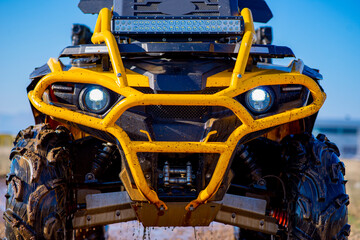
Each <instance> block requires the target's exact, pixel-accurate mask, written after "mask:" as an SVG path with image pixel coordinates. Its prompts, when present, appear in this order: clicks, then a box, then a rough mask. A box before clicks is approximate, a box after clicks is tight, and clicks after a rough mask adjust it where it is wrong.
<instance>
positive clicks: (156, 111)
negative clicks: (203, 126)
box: [146, 106, 211, 120]
mask: <svg viewBox="0 0 360 240" xmlns="http://www.w3.org/2000/svg"><path fill="white" fill-rule="evenodd" d="M146 112H147V113H148V114H150V115H151V116H153V117H154V118H161V119H176V120H178V119H182V120H201V119H203V118H205V117H206V116H207V115H208V114H209V113H210V112H211V107H206V106H147V107H146Z"/></svg>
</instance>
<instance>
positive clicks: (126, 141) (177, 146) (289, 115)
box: [28, 9, 326, 210]
mask: <svg viewBox="0 0 360 240" xmlns="http://www.w3.org/2000/svg"><path fill="white" fill-rule="evenodd" d="M241 14H242V16H243V18H244V21H245V34H244V36H243V40H242V43H241V47H240V49H239V54H238V58H237V61H236V64H235V67H234V70H233V73H232V77H231V80H230V86H229V87H228V88H226V89H224V90H222V91H220V92H218V93H216V94H207V95H202V94H191V95H188V94H144V93H141V92H139V91H137V90H135V89H134V88H132V87H129V86H128V83H127V78H126V72H125V68H124V65H123V64H122V60H121V56H120V52H119V49H118V46H117V44H116V41H115V38H114V36H113V35H112V34H111V32H110V20H111V13H110V11H109V10H107V9H103V10H102V11H101V12H100V14H99V19H98V22H97V24H96V28H95V33H94V36H93V41H94V42H95V43H101V42H105V43H106V45H107V47H108V50H109V55H110V59H111V62H112V65H113V69H114V74H113V75H112V76H109V75H105V74H101V73H97V72H94V71H90V70H85V69H76V68H74V69H71V70H69V71H62V69H61V65H60V63H59V62H57V61H56V60H54V59H50V60H49V62H48V65H49V66H50V68H51V70H52V73H50V74H48V75H46V76H45V77H43V78H42V79H41V80H40V81H39V83H38V84H37V85H36V87H35V89H34V90H33V91H30V92H29V94H28V97H29V99H30V101H31V103H32V104H33V106H34V107H35V108H36V109H37V110H38V111H40V112H42V113H44V114H46V115H49V116H53V117H55V118H59V119H63V120H66V121H69V122H74V123H77V124H81V125H84V126H87V127H90V128H94V129H98V130H101V131H104V132H107V133H110V134H112V135H113V136H114V137H115V138H116V139H117V140H118V141H119V143H120V145H121V147H122V149H123V151H124V153H125V157H126V160H127V162H128V164H129V168H130V171H131V174H132V176H133V178H134V181H135V184H136V186H137V188H138V190H139V191H140V192H141V194H142V195H143V196H144V197H145V198H146V199H147V200H148V201H149V202H151V203H153V204H155V205H156V206H157V207H158V208H164V209H165V210H166V209H167V206H166V204H165V203H164V202H163V201H161V200H160V199H159V198H158V195H157V194H156V192H155V191H153V190H151V189H150V187H149V186H148V184H147V182H146V180H145V177H144V174H143V171H142V169H141V166H140V164H139V160H138V158H137V153H139V152H177V153H218V154H220V158H219V160H218V163H217V165H216V168H215V171H214V173H213V175H212V178H211V180H210V182H209V184H208V186H207V187H206V188H205V189H204V190H203V191H201V192H200V193H199V195H198V197H197V199H195V200H193V201H191V202H190V203H189V204H188V205H187V207H186V209H187V210H189V209H193V208H196V207H197V206H198V205H199V204H202V203H206V202H207V201H208V200H209V199H210V198H211V197H212V196H213V195H214V194H215V193H216V192H217V190H218V188H219V187H220V184H221V182H222V180H223V178H224V174H225V172H226V169H227V167H228V165H229V161H230V159H231V156H232V153H233V152H234V150H235V148H236V146H237V144H238V142H239V141H240V140H241V139H242V138H243V137H244V136H245V135H247V134H249V133H252V132H255V131H259V130H262V129H267V128H270V127H273V126H278V125H281V124H285V123H288V122H291V121H295V120H298V119H301V118H305V117H307V116H310V115H312V114H314V113H316V112H317V111H319V109H320V108H321V106H322V104H323V103H324V101H325V98H326V95H325V93H323V92H322V91H321V89H320V87H319V86H318V85H317V83H316V82H315V81H313V80H312V79H311V78H309V77H307V76H304V75H302V74H299V73H276V74H274V73H273V74H263V75H258V76H254V77H252V76H251V75H250V74H244V73H245V67H246V64H247V61H248V57H249V53H250V48H251V45H252V41H253V38H254V27H253V21H252V16H251V12H250V10H249V9H244V10H243V11H242V13H241ZM55 82H56V83H60V82H76V83H85V84H98V85H101V86H104V87H106V88H108V89H110V90H112V91H114V92H116V93H118V94H120V95H122V96H124V97H125V98H124V99H123V100H121V101H120V102H119V103H117V104H116V105H115V106H114V107H113V108H112V109H111V110H110V112H109V113H108V114H107V115H106V116H105V117H104V118H103V119H99V118H96V117H92V116H88V115H84V114H81V113H79V112H75V111H72V110H69V109H65V108H61V107H56V106H53V105H50V104H47V103H45V102H44V101H43V100H42V95H43V93H44V91H45V90H46V89H47V88H48V87H49V86H50V85H51V84H53V83H55ZM281 84H299V85H303V86H305V87H306V88H308V89H309V90H310V92H311V95H312V97H313V102H312V103H311V104H310V105H308V106H305V107H302V108H298V109H292V110H289V111H286V112H283V113H280V114H277V115H274V116H269V117H265V118H261V119H254V118H253V116H252V115H251V114H250V113H249V112H248V111H247V110H246V108H245V107H244V106H242V105H241V104H240V103H239V102H238V101H236V100H235V99H234V97H236V96H238V95H240V94H242V93H245V92H247V91H249V90H250V89H252V88H254V87H258V86H263V85H281ZM140 105H184V106H222V107H225V108H227V109H230V110H232V111H233V113H234V114H235V115H236V116H237V117H238V118H239V119H240V120H241V122H242V125H241V126H239V127H238V128H237V129H235V130H234V131H233V132H232V134H231V135H230V136H229V138H228V139H227V141H226V142H207V141H204V142H156V141H151V139H149V141H131V140H130V138H129V137H128V135H127V134H126V133H125V131H124V130H123V129H121V128H120V127H119V126H118V125H116V124H115V122H116V121H117V120H118V119H119V118H120V116H121V115H122V114H123V113H124V112H125V111H126V110H128V109H129V108H131V107H134V106H140Z"/></svg>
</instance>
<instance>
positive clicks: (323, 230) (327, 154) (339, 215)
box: [283, 134, 350, 240]
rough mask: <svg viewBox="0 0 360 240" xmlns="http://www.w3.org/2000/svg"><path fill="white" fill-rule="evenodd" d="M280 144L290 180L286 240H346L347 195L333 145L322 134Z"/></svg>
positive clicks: (348, 232)
mask: <svg viewBox="0 0 360 240" xmlns="http://www.w3.org/2000/svg"><path fill="white" fill-rule="evenodd" d="M283 143H284V147H285V151H284V152H285V156H286V158H287V162H288V171H287V175H288V177H289V178H288V179H289V181H288V189H289V191H288V199H289V213H290V216H289V219H290V222H289V226H288V230H289V236H288V237H289V238H288V239H296V240H310V239H311V240H333V239H339V240H343V239H348V236H349V234H350V225H348V224H347V222H348V219H347V205H348V204H349V196H348V195H347V194H346V191H345V183H346V181H345V180H344V175H345V167H344V163H342V162H341V161H340V160H339V156H340V153H339V150H338V148H337V147H336V145H335V144H334V143H332V142H330V141H329V140H328V139H327V138H326V137H325V135H322V134H319V135H318V136H317V138H314V137H313V136H312V135H306V134H302V135H295V136H289V137H287V138H286V139H285V140H284V141H283Z"/></svg>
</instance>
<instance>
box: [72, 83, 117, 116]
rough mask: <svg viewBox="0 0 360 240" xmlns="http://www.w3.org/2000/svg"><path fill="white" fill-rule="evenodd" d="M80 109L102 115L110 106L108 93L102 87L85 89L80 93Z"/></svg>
mask: <svg viewBox="0 0 360 240" xmlns="http://www.w3.org/2000/svg"><path fill="white" fill-rule="evenodd" d="M79 103H80V107H81V108H82V109H83V110H85V111H89V112H93V113H104V112H105V111H106V110H107V109H108V108H109V105H110V93H109V91H108V90H106V89H105V88H103V87H99V86H91V87H86V88H85V89H83V91H82V92H81V93H80V99H79Z"/></svg>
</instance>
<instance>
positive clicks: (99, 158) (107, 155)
mask: <svg viewBox="0 0 360 240" xmlns="http://www.w3.org/2000/svg"><path fill="white" fill-rule="evenodd" d="M115 150H116V146H115V145H114V144H111V143H103V144H102V148H99V149H98V153H97V154H96V155H95V158H94V160H93V162H92V168H91V171H90V172H89V173H88V174H86V177H85V180H87V181H92V180H95V179H97V178H98V177H99V176H100V175H101V174H102V173H104V172H105V171H106V169H108V168H109V166H110V165H111V164H112V161H111V160H112V157H113V154H114V151H115Z"/></svg>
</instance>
